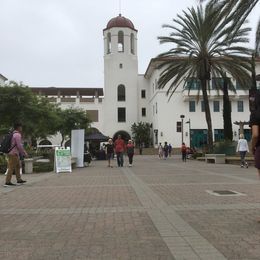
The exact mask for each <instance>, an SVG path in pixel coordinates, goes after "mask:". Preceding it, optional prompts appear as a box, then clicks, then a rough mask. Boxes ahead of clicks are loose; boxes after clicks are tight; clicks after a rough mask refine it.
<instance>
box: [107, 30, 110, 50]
mask: <svg viewBox="0 0 260 260" xmlns="http://www.w3.org/2000/svg"><path fill="white" fill-rule="evenodd" d="M109 53H111V33H108V34H107V54H109Z"/></svg>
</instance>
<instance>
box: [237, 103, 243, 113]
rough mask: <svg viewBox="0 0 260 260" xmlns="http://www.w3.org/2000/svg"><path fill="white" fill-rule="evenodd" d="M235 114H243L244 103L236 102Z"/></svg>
mask: <svg viewBox="0 0 260 260" xmlns="http://www.w3.org/2000/svg"><path fill="white" fill-rule="evenodd" d="M237 112H244V102H243V101H237Z"/></svg>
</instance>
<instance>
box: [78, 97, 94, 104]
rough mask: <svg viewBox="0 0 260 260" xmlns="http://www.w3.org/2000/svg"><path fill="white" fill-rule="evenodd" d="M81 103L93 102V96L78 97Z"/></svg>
mask: <svg viewBox="0 0 260 260" xmlns="http://www.w3.org/2000/svg"><path fill="white" fill-rule="evenodd" d="M80 102H81V103H94V102H95V99H94V98H80Z"/></svg>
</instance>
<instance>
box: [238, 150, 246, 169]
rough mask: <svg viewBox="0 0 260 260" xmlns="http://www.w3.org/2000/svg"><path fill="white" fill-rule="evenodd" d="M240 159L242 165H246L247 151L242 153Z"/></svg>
mask: <svg viewBox="0 0 260 260" xmlns="http://www.w3.org/2000/svg"><path fill="white" fill-rule="evenodd" d="M239 153H240V159H241V165H243V166H244V165H245V162H246V161H245V156H246V151H240V152H239Z"/></svg>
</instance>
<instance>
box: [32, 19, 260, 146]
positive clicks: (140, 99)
mask: <svg viewBox="0 0 260 260" xmlns="http://www.w3.org/2000/svg"><path fill="white" fill-rule="evenodd" d="M103 39H104V92H103V89H102V88H74V87H72V88H54V87H50V88H33V91H34V92H36V93H38V94H40V95H44V96H47V97H48V98H49V99H50V100H51V101H53V102H57V103H59V104H60V105H61V107H62V108H65V107H78V108H82V109H84V110H86V111H87V113H88V114H89V115H90V117H91V119H92V121H93V124H92V126H93V127H94V128H97V129H98V130H99V131H100V132H102V133H103V134H104V135H107V136H110V137H112V138H116V136H117V135H118V133H121V134H122V135H123V136H124V137H125V138H126V139H127V138H130V137H131V125H132V124H133V123H137V122H140V121H142V122H147V123H149V124H150V125H151V138H152V142H153V145H154V146H157V145H158V143H159V142H161V143H163V142H164V141H167V142H168V143H171V144H172V146H173V147H180V144H181V139H182V135H181V132H180V131H179V130H180V129H181V122H182V121H183V140H184V142H185V143H186V144H187V145H188V146H193V147H197V148H199V147H203V146H204V145H205V144H206V142H207V124H206V120H205V113H204V104H203V100H202V96H201V95H200V99H198V85H197V83H196V82H195V81H190V82H188V84H190V87H191V90H190V92H189V91H188V88H187V86H184V85H181V86H179V88H178V90H177V91H176V93H175V94H174V95H173V96H172V98H171V99H170V100H169V101H168V97H167V96H166V91H167V86H165V89H163V90H161V89H158V83H157V82H158V79H159V75H160V73H161V70H159V69H158V65H159V64H160V63H161V60H160V59H158V58H152V59H151V61H150V63H149V65H148V67H147V70H146V72H145V74H144V75H141V74H138V52H137V30H136V28H135V27H134V24H133V23H132V22H131V21H130V20H129V19H127V18H125V17H123V16H121V15H119V16H117V17H115V18H112V19H111V20H110V21H109V22H108V24H107V26H106V28H105V29H104V30H103ZM256 70H257V74H260V59H258V60H257V65H256ZM218 80H221V79H217V78H216V79H214V78H213V79H212V81H211V91H210V92H209V103H210V108H211V117H212V128H213V138H214V141H219V140H221V139H223V115H222V107H223V101H222V93H221V92H220V93H218V92H217V90H216V89H215V82H216V81H218ZM231 80H232V81H233V83H234V85H235V86H236V93H234V92H229V94H230V99H231V106H232V120H233V122H235V121H248V120H249V104H248V91H245V90H243V89H242V88H241V86H239V85H238V84H236V82H235V80H234V79H233V78H231ZM257 84H258V86H259V87H260V79H259V75H258V82H257ZM181 115H183V116H185V117H184V118H183V119H181ZM233 132H234V139H235V140H236V139H238V136H239V129H238V126H237V125H233ZM245 135H246V137H247V138H250V129H249V127H248V126H246V129H245ZM60 139H61V138H60V137H59V136H55V137H52V138H50V139H49V141H51V142H52V143H54V144H56V143H59V141H60ZM190 141H191V143H190Z"/></svg>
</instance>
